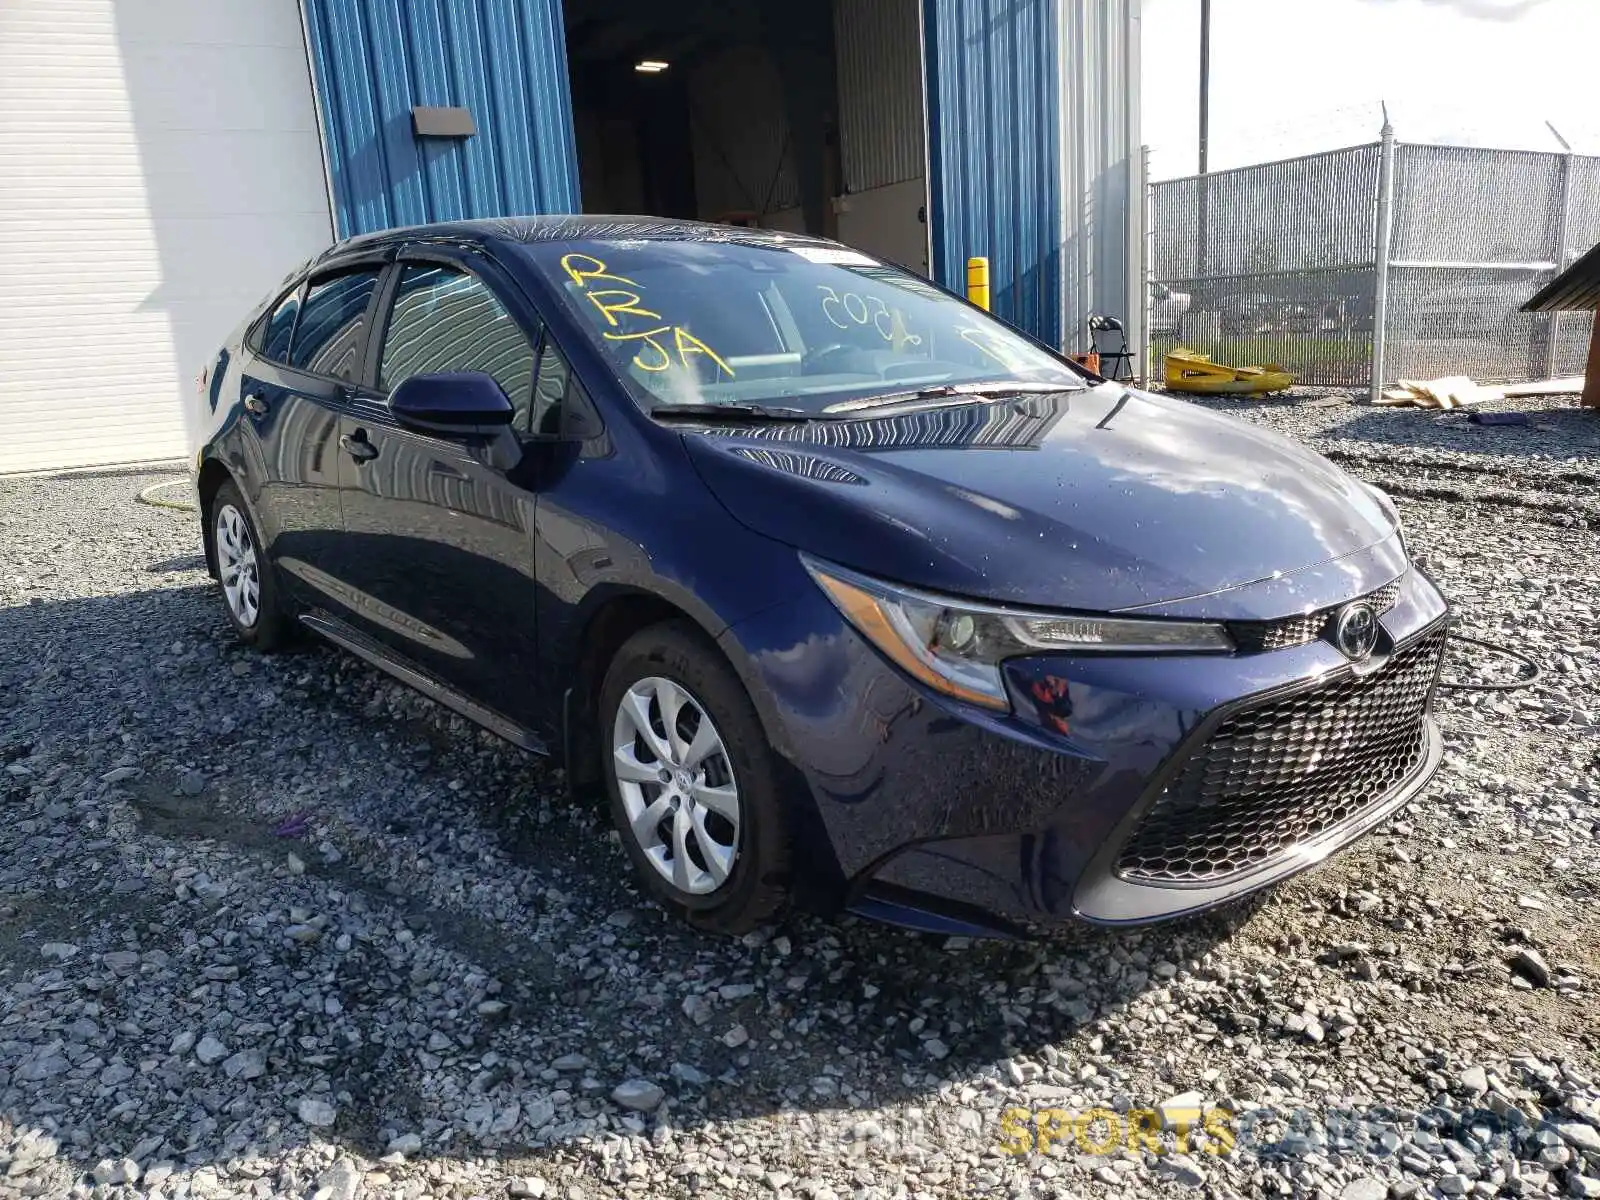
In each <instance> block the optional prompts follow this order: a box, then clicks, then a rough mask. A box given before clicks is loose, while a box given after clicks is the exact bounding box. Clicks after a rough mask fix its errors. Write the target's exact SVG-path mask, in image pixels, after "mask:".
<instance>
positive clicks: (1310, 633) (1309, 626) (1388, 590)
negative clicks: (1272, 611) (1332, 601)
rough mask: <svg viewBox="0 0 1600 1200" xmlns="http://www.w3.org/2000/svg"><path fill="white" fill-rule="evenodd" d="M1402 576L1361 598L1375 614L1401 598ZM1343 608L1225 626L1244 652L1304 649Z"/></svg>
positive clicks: (1384, 611) (1387, 608)
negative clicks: (1292, 648)
mask: <svg viewBox="0 0 1600 1200" xmlns="http://www.w3.org/2000/svg"><path fill="white" fill-rule="evenodd" d="M1404 578H1405V577H1404V576H1401V577H1400V579H1396V580H1394V581H1393V582H1392V583H1386V584H1384V585H1383V586H1382V587H1381V588H1379V589H1378V590H1377V591H1375V592H1372V593H1370V594H1368V595H1366V596H1363V597H1361V598H1362V599H1363V600H1365V601H1366V602H1367V603H1368V604H1370V605H1372V609H1373V611H1374V612H1377V613H1380V614H1381V613H1386V612H1388V611H1389V610H1390V609H1391V608H1393V607H1394V604H1395V601H1396V600H1398V599H1400V583H1401V580H1403V579H1404ZM1343 607H1344V605H1342V604H1341V605H1338V606H1337V607H1334V608H1324V609H1319V610H1318V611H1317V612H1313V613H1305V614H1303V615H1301V616H1298V617H1285V618H1284V619H1283V620H1281V621H1234V622H1232V623H1231V624H1229V626H1228V632H1229V633H1230V634H1231V635H1232V636H1233V641H1234V645H1236V646H1238V648H1239V649H1240V650H1243V651H1245V652H1246V653H1256V652H1259V651H1262V650H1284V649H1287V648H1288V647H1290V646H1303V645H1305V644H1306V643H1307V642H1314V641H1316V640H1317V639H1318V638H1319V637H1322V636H1323V634H1324V633H1325V632H1326V631H1327V629H1328V626H1329V624H1330V623H1331V622H1332V621H1333V618H1334V614H1336V613H1337V612H1338V611H1339V609H1340V608H1343Z"/></svg>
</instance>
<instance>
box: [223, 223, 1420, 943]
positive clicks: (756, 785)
mask: <svg viewBox="0 0 1600 1200" xmlns="http://www.w3.org/2000/svg"><path fill="white" fill-rule="evenodd" d="M201 403H202V406H204V407H207V408H208V409H209V411H208V413H207V414H206V421H207V427H206V433H205V435H204V444H203V445H202V446H201V447H200V449H199V453H198V454H197V456H196V459H195V465H196V469H197V472H198V476H197V486H198V491H199V496H200V499H201V502H202V506H203V513H204V517H205V520H204V529H205V550H206V557H207V560H208V562H209V564H210V566H211V570H212V572H213V573H214V574H215V575H216V577H217V578H218V580H219V582H220V583H221V586H222V591H223V594H224V596H225V598H226V601H227V612H228V617H229V620H230V621H231V622H232V623H233V625H234V627H235V628H236V629H237V631H238V634H239V636H240V637H241V638H243V639H244V640H245V641H246V642H248V643H250V644H251V645H253V646H256V647H258V648H260V649H261V650H264V651H270V650H273V649H275V648H277V647H279V646H281V645H283V644H284V643H285V642H286V641H287V640H288V639H289V638H290V637H291V636H292V635H293V634H294V633H296V632H297V631H300V630H311V631H314V632H315V633H317V634H320V635H321V636H322V637H324V638H326V639H328V640H330V641H332V642H334V643H336V644H337V645H339V646H342V647H344V648H345V649H347V650H349V651H351V652H352V653H354V654H357V655H359V656H360V657H362V658H364V659H366V660H367V661H368V662H370V663H372V664H374V665H375V666H377V667H379V668H381V669H382V670H384V671H387V672H389V673H390V674H392V675H394V676H395V677H397V678H399V679H401V680H403V681H405V682H406V683H408V684H410V685H412V686H414V687H416V688H417V689H419V690H420V691H422V692H424V693H426V694H427V695H429V696H431V697H433V698H434V699H436V700H438V701H439V702H441V703H443V704H445V705H447V706H449V707H450V708H452V709H454V710H456V711H457V712H459V713H461V714H463V715H465V716H467V717H469V718H471V719H472V720H474V721H476V722H478V723H480V724H482V725H483V726H485V727H487V728H489V729H491V730H493V731H494V732H495V733H497V734H499V735H501V736H503V737H505V738H506V739H508V740H510V741H512V742H514V743H515V744H517V745H518V746H521V747H523V748H524V749H526V750H529V751H532V752H535V753H539V754H548V755H551V756H552V757H553V758H555V759H556V760H557V761H558V762H560V763H561V764H562V765H563V766H564V767H565V769H566V772H567V776H568V779H569V780H570V781H571V783H572V785H573V786H574V787H575V788H578V789H580V790H581V791H595V790H600V789H603V791H604V793H605V795H606V797H607V799H608V801H609V805H610V809H611V814H612V817H613V819H614V820H615V822H616V826H617V829H618V831H619V832H620V834H621V837H622V843H623V845H624V846H625V847H626V849H627V852H628V855H629V856H630V857H631V858H632V860H633V862H634V864H635V866H636V868H637V869H638V872H639V875H640V877H641V879H642V880H643V881H644V883H645V885H646V886H647V887H648V888H649V889H650V890H651V891H652V892H653V893H654V894H655V895H656V896H657V897H658V898H659V899H660V900H661V901H662V902H664V903H665V904H667V905H669V906H671V907H673V908H675V909H678V910H681V911H683V912H685V913H686V914H687V915H688V916H689V917H690V918H691V919H693V920H694V921H696V922H697V923H699V924H702V925H704V926H706V927H708V928H712V929H718V930H724V931H739V930H744V929H748V928H749V927H751V926H752V925H754V924H756V923H758V922H760V921H762V920H764V919H766V918H768V917H770V916H771V915H773V914H774V913H775V912H777V911H778V910H779V909H780V908H781V907H782V906H784V905H785V904H786V903H788V902H790V901H802V902H805V903H808V904H812V905H820V906H824V907H832V908H840V907H843V908H852V909H855V910H856V911H860V912H867V913H871V914H874V915H877V916H880V917H885V918H888V919H891V920H898V921H902V922H905V923H908V924H913V925H919V926H922V927H926V928H935V929H947V930H952V929H981V930H1014V929H1019V928H1038V927H1040V926H1042V925H1046V924H1049V923H1052V922H1060V921H1064V920H1071V919H1088V920H1091V921H1099V922H1133V921H1147V920H1152V919H1156V918H1162V917H1170V916H1175V915H1178V914H1181V913H1188V912H1193V911H1196V910H1199V909H1203V908H1206V907H1208V906H1211V905H1215V904H1217V903H1219V902H1221V901H1224V900H1228V899H1230V898H1233V897H1236V896H1239V895H1242V894H1244V893H1247V892H1250V891H1252V890H1254V889H1257V888H1260V887H1262V886H1263V885H1266V884H1270V883H1272V882H1274V881H1276V880H1279V879H1282V878H1284V877H1285V876H1287V875H1290V874H1292V873H1293V872H1296V871H1299V870H1301V869H1303V868H1305V867H1307V866H1310V865H1311V864H1313V863H1316V862H1318V861H1319V860H1321V859H1322V858H1324V857H1326V856H1327V855H1328V854H1329V853H1330V852H1332V851H1334V850H1337V849H1338V848H1339V847H1341V846H1343V845H1344V844H1346V843H1347V842H1349V841H1350V840H1351V839H1353V838H1355V837H1357V836H1359V835H1360V834H1361V833H1363V832H1364V831H1366V830H1368V829H1370V828H1371V827H1372V826H1373V825H1374V824H1375V823H1376V822H1378V821H1379V820H1381V819H1382V818H1383V817H1384V816H1386V815H1387V814H1389V813H1390V812H1392V811H1393V810H1394V809H1395V808H1396V807H1398V806H1399V805H1401V804H1403V803H1404V802H1405V801H1406V800H1407V799H1408V798H1409V797H1410V796H1412V795H1413V794H1414V793H1416V792H1417V790H1418V789H1419V788H1421V787H1422V786H1423V784H1424V783H1425V782H1426V781H1427V779H1428V778H1429V776H1430V775H1431V774H1432V772H1433V770H1434V769H1435V767H1436V765H1437V763H1438V759H1439V747H1440V743H1439V737H1438V733H1437V731H1436V730H1435V727H1434V725H1433V723H1432V721H1431V720H1430V718H1429V710H1430V707H1431V699H1432V695H1433V691H1434V686H1435V681H1436V677H1437V673H1438V666H1439V660H1440V656H1441V651H1442V648H1443V643H1444V637H1445V627H1446V623H1447V619H1448V617H1447V611H1446V605H1445V602H1444V601H1443V599H1442V598H1441V597H1440V595H1439V593H1438V591H1437V590H1435V588H1434V587H1433V585H1432V584H1431V583H1430V582H1429V581H1428V580H1427V579H1426V578H1425V577H1424V576H1423V575H1422V573H1421V572H1420V571H1419V570H1418V569H1416V568H1415V567H1413V566H1412V565H1411V564H1410V562H1409V561H1408V558H1407V555H1406V550H1405V546H1404V544H1403V542H1402V540H1401V534H1400V529H1399V523H1398V520H1397V518H1396V514H1395V511H1394V508H1393V506H1392V505H1391V504H1390V503H1389V502H1388V500H1387V498H1386V497H1385V496H1383V494H1382V493H1380V492H1377V491H1375V490H1373V489H1371V488H1369V487H1367V486H1365V485H1364V484H1362V483H1360V482H1358V481H1357V480H1355V479H1353V478H1351V477H1350V476H1349V475H1346V474H1344V473H1343V472H1341V471H1340V470H1338V469H1337V468H1336V467H1334V466H1332V465H1331V464H1329V463H1328V462H1327V461H1325V460H1324V459H1322V458H1320V457H1318V456H1317V455H1315V454H1313V453H1311V452H1309V451H1307V450H1305V449H1302V448H1300V447H1299V446H1297V445H1294V444H1292V443H1290V442H1288V441H1285V440H1283V439H1281V438H1278V437H1275V436H1273V435H1271V434H1268V433H1265V432H1262V431H1261V430H1259V429H1256V428H1253V427H1252V426H1250V425H1247V424H1244V423H1241V422H1239V421H1235V420H1232V419H1230V418H1227V417H1223V416H1218V415H1214V414H1212V413H1208V412H1206V411H1204V410H1201V409H1197V408H1194V407H1192V406H1190V405H1187V404H1183V403H1178V402H1174V401H1171V400H1166V399H1162V398H1158V397H1155V396H1150V395H1146V394H1143V393H1140V392H1136V391H1131V390H1129V389H1128V388H1126V387H1123V386H1121V385H1119V384H1115V383H1108V382H1103V381H1101V380H1098V379H1096V378H1094V377H1092V376H1085V375H1084V374H1083V373H1081V372H1080V371H1078V370H1077V369H1076V368H1074V367H1073V366H1072V365H1070V364H1069V363H1068V362H1066V361H1064V360H1063V359H1062V358H1061V357H1059V356H1058V355H1057V354H1055V353H1053V352H1052V351H1050V350H1048V349H1046V348H1044V347H1042V346H1040V345H1039V344H1037V343H1035V342H1033V341H1031V340H1030V339H1028V338H1026V337H1024V336H1022V335H1021V334H1019V333H1017V332H1016V331H1014V330H1012V329H1011V328H1009V327H1008V326H1006V325H1004V324H1002V323H1000V322H998V321H996V320H994V319H992V318H991V317H989V316H988V315H987V314H985V313H984V312H982V311H980V310H978V309H976V308H973V307H972V306H970V305H968V304H967V303H965V302H964V301H963V300H960V299H958V298H956V297H954V296H951V295H949V294H947V293H945V292H943V291H941V290H939V289H938V288H936V287H934V286H933V285H932V284H930V283H929V282H928V281H927V280H925V279H922V278H919V277H917V276H914V275H911V274H908V273H906V272H904V271H901V270H900V269H898V268H896V267H893V266H889V265H887V264H884V263H881V262H878V261H876V260H874V259H871V258H869V257H867V256H866V255H863V254H860V253H857V252H855V251H852V250H849V249H847V248H845V247H843V246H839V245H836V244H834V243H831V242H825V241H820V240H818V239H814V238H806V237H794V236H788V235H783V234H778V233H772V232H763V231H757V230H745V229H732V228H724V227H717V226H706V225H697V224H689V223H674V222H661V221H653V220H649V221H647V220H642V219H632V218H598V217H581V218H580V217H549V218H531V219H526V220H508V221H485V222H473V223H464V224H455V225H438V226H429V227H424V228H416V229H404V230H395V231H390V232H386V233H382V234H376V235H372V236H366V237H360V238H355V239H352V240H350V241H346V242H343V243H340V244H339V245H337V246H335V247H333V248H332V249H330V250H329V251H327V252H326V253H325V254H323V255H321V256H320V257H319V258H317V259H316V260H315V261H313V262H311V263H309V264H307V265H306V266H305V267H304V268H302V269H301V270H299V271H297V272H295V273H294V274H293V275H292V276H291V277H290V278H289V279H287V280H285V282H284V285H283V287H282V289H281V290H280V291H279V292H278V293H277V294H276V295H274V296H272V297H271V298H270V299H268V300H267V301H266V303H265V304H264V305H263V306H262V307H261V308H260V309H259V310H258V311H257V312H256V313H254V314H252V315H251V316H250V318H249V319H248V320H247V321H246V322H245V323H244V324H243V325H242V326H241V327H240V328H239V330H238V331H237V333H236V334H235V335H234V336H233V337H232V338H231V339H230V340H229V343H228V345H227V346H226V347H225V348H224V349H223V350H222V351H221V352H220V353H219V354H218V356H217V358H216V360H215V362H214V363H212V364H211V366H210V367H209V368H208V370H207V373H206V374H205V375H204V376H203V377H202V388H201Z"/></svg>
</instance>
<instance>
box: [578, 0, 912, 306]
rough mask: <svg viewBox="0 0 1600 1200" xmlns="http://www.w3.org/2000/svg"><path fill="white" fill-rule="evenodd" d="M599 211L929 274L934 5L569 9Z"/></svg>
mask: <svg viewBox="0 0 1600 1200" xmlns="http://www.w3.org/2000/svg"><path fill="white" fill-rule="evenodd" d="M565 25H566V40H567V57H568V68H569V73H570V77H571V80H572V103H573V119H574V127H575V131H576V136H577V147H578V168H579V176H580V181H581V188H582V193H583V196H582V198H583V208H584V211H585V212H591V213H644V214H649V215H654V216H664V217H689V218H695V219H698V220H702V221H717V222H722V223H727V224H733V225H750V226H759V227H761V228H766V229H781V230H788V231H791V232H796V233H813V234H818V235H821V236H823V237H831V238H837V239H839V240H840V241H843V242H846V243H848V244H850V245H853V246H856V247H858V248H859V249H861V250H864V251H866V252H867V253H869V254H872V255H874V256H876V257H878V258H883V259H888V260H889V261H892V262H897V263H900V264H901V265H903V266H906V267H909V268H911V269H912V270H914V271H917V272H919V273H920V274H923V275H926V274H928V225H927V212H928V196H927V180H926V166H925V164H926V150H925V144H926V130H925V118H924V106H923V83H922V38H921V29H920V24H919V18H918V7H917V0H791V2H790V3H787V4H783V5H777V4H772V3H770V0H765V2H764V0H680V2H679V3H676V4H672V5H663V4H661V3H659V0H566V4H565Z"/></svg>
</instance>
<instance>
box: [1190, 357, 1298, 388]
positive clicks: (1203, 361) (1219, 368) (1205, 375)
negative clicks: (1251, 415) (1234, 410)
mask: <svg viewBox="0 0 1600 1200" xmlns="http://www.w3.org/2000/svg"><path fill="white" fill-rule="evenodd" d="M1293 386H1294V376H1293V375H1291V374H1289V372H1287V371H1285V370H1284V369H1283V368H1282V367H1280V366H1278V365H1277V364H1276V363H1274V364H1272V365H1270V366H1266V367H1227V366H1223V365H1222V364H1221V363H1214V362H1212V361H1211V359H1210V357H1209V356H1207V355H1204V354H1200V353H1197V352H1196V351H1194V350H1185V349H1184V348H1183V347H1181V346H1180V347H1178V348H1177V349H1175V350H1172V351H1171V352H1169V353H1168V354H1167V387H1168V389H1170V390H1171V391H1174V392H1205V393H1208V394H1210V395H1260V394H1262V393H1264V392H1281V391H1283V390H1284V389H1285V388H1289V387H1293Z"/></svg>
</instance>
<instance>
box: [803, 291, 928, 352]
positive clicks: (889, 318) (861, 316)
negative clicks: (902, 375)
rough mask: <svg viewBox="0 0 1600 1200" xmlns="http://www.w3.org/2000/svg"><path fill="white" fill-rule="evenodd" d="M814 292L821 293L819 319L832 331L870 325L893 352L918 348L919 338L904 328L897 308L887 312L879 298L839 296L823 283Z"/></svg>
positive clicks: (920, 339) (900, 313) (889, 309)
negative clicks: (825, 322)
mask: <svg viewBox="0 0 1600 1200" xmlns="http://www.w3.org/2000/svg"><path fill="white" fill-rule="evenodd" d="M817 290H818V291H819V292H822V293H823V297H822V315H823V316H825V317H827V318H828V323H829V324H830V325H832V326H833V327H834V328H835V329H849V328H850V327H851V326H852V325H871V326H872V327H873V328H874V329H876V330H877V331H878V336H879V337H881V338H882V339H883V340H884V341H886V342H888V343H889V344H890V345H892V346H893V347H894V348H895V349H896V350H901V349H904V348H905V347H907V346H920V345H922V338H921V337H920V336H919V335H917V334H914V333H912V332H911V331H910V330H908V329H907V328H906V318H905V314H904V313H902V312H901V311H900V310H899V309H898V308H894V309H891V308H890V307H889V306H888V305H887V304H885V303H884V302H883V300H881V299H880V298H879V297H877V296H865V297H864V296H862V295H860V294H859V293H857V292H840V291H838V290H837V289H835V288H832V287H829V286H828V285H827V284H825V283H819V284H817Z"/></svg>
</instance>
